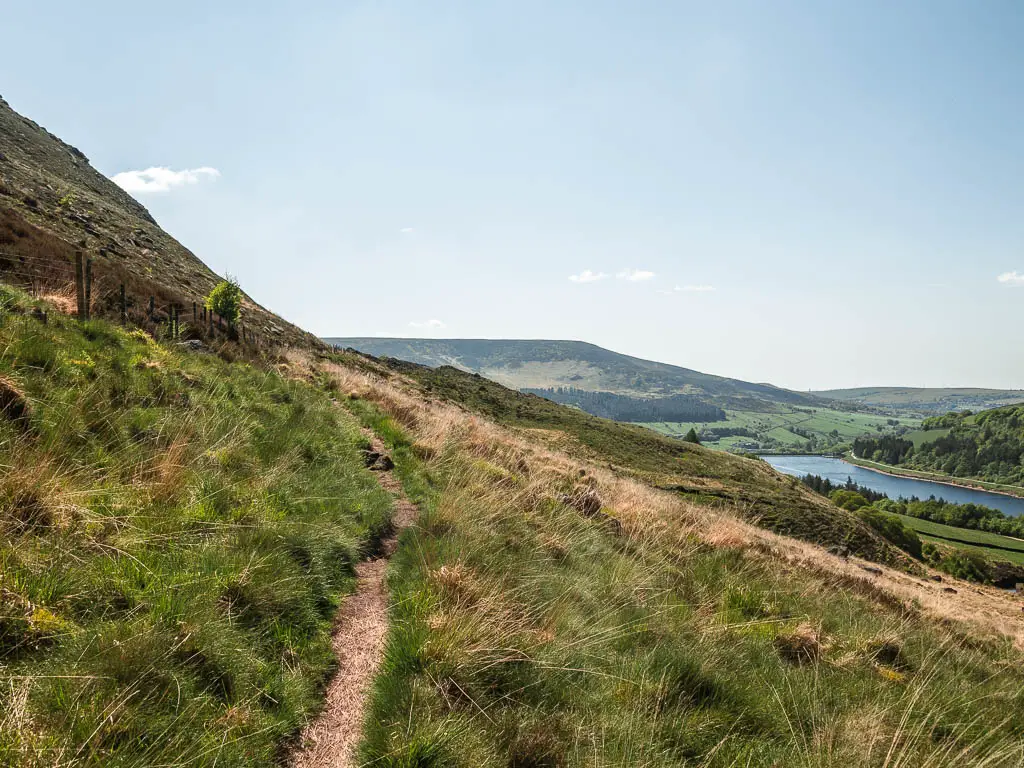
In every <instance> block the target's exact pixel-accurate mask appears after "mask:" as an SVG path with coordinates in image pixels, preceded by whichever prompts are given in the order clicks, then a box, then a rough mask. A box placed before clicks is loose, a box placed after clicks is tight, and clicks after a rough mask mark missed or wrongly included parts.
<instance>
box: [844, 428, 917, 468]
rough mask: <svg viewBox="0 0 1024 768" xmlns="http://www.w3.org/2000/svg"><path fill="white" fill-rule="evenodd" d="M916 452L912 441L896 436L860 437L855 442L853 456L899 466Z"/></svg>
mask: <svg viewBox="0 0 1024 768" xmlns="http://www.w3.org/2000/svg"><path fill="white" fill-rule="evenodd" d="M913 452H914V444H913V443H912V442H911V441H910V440H905V439H904V438H902V437H896V436H895V435H885V436H884V437H877V438H876V437H858V438H856V439H854V441H853V455H854V456H856V457H858V458H860V459H868V460H869V461H880V462H882V463H883V464H899V463H900V462H902V461H903V460H904V459H906V458H907V457H908V456H910V455H912V454H913Z"/></svg>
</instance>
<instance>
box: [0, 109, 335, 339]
mask: <svg viewBox="0 0 1024 768" xmlns="http://www.w3.org/2000/svg"><path fill="white" fill-rule="evenodd" d="M75 250H82V251H83V252H84V253H85V254H86V255H88V256H91V257H92V258H93V259H94V273H95V275H96V281H97V286H96V290H95V291H94V302H95V303H96V304H97V305H98V306H97V309H98V310H102V309H103V308H104V306H107V308H110V309H112V308H113V304H114V301H115V298H114V297H115V294H116V293H117V292H119V284H120V282H122V281H123V282H125V283H126V285H127V290H128V294H129V301H131V302H132V303H133V305H134V306H135V307H136V308H142V307H143V305H144V304H145V303H147V302H148V298H149V296H151V295H152V296H155V297H156V299H157V303H158V305H159V307H160V308H164V307H166V306H167V305H168V304H169V303H172V302H173V303H177V304H179V305H182V306H185V307H189V308H190V307H191V303H192V302H193V301H197V302H198V301H201V300H202V298H203V297H204V296H206V295H207V294H208V293H209V292H210V289H211V288H212V287H213V286H214V285H216V284H217V282H218V281H219V280H220V279H221V278H220V277H218V276H217V275H216V274H214V272H213V271H212V270H210V268H209V267H207V266H206V265H205V264H204V263H203V262H202V261H200V260H199V259H198V258H197V257H196V256H195V254H193V253H192V252H191V251H189V250H188V249H187V248H185V247H184V246H183V245H182V244H181V243H179V242H178V241H177V240H175V239H174V238H173V237H171V236H170V235H169V234H167V233H166V232H164V231H163V230H162V229H161V228H160V226H159V225H158V224H157V223H156V221H154V220H153V217H152V216H150V214H149V212H148V211H147V210H146V209H145V208H144V207H143V206H142V205H141V204H140V203H139V202H138V201H136V200H135V199H133V198H132V197H131V196H130V195H129V194H128V193H126V192H125V191H124V190H122V189H121V188H120V187H118V186H117V185H116V184H114V183H113V182H112V181H110V180H109V179H107V178H106V177H104V176H103V175H102V174H101V173H99V172H97V171H96V170H95V169H94V168H93V167H92V166H91V165H90V164H89V160H88V159H87V158H86V156H85V155H84V154H83V153H82V152H81V151H80V150H78V149H76V148H75V147H72V146H70V145H68V144H65V143H64V142H63V141H61V140H60V139H59V138H57V137H56V136H54V135H53V134H51V133H50V132H49V131H47V130H45V129H44V128H42V127H40V126H39V125H36V124H35V123H34V122H32V121H31V120H29V119H28V118H26V117H22V116H21V115H19V114H18V113H17V112H15V111H14V110H13V109H11V107H10V106H9V105H8V104H7V102H6V101H4V100H3V99H2V98H0V274H2V275H4V276H5V277H7V278H8V279H9V280H13V281H15V282H21V283H23V284H28V283H29V282H30V280H32V279H33V278H34V279H35V280H36V282H37V283H40V282H41V283H42V284H43V286H44V287H45V288H48V289H53V288H60V287H62V286H63V285H65V284H66V283H67V282H68V281H69V280H70V279H73V278H72V275H73V273H72V271H71V267H70V263H71V259H72V257H73V254H74V251H75ZM189 311H190V310H189ZM243 322H244V323H245V324H246V325H247V327H248V328H249V329H250V330H252V331H254V332H256V333H258V334H259V335H261V336H263V337H265V338H267V339H268V340H273V341H277V342H280V343H286V344H303V345H307V346H308V345H315V344H318V343H319V342H318V341H317V340H316V339H315V337H313V336H312V335H310V334H307V333H305V332H304V331H302V330H300V329H299V328H296V327H295V326H293V325H291V324H289V323H287V322H285V321H284V320H282V319H281V318H279V317H278V316H276V315H275V314H273V313H272V312H270V311H269V310H267V309H265V308H264V307H262V306H260V305H259V304H257V303H256V302H254V301H253V300H252V299H251V298H248V297H247V299H246V302H245V304H244V307H243Z"/></svg>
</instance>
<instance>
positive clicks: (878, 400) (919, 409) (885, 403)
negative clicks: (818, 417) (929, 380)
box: [813, 387, 1024, 414]
mask: <svg viewBox="0 0 1024 768" xmlns="http://www.w3.org/2000/svg"><path fill="white" fill-rule="evenodd" d="M813 394H814V395H817V396H819V397H824V398H828V399H831V400H840V401H842V402H847V403H856V404H858V405H864V406H870V407H875V408H885V409H888V410H895V411H907V412H910V413H919V414H935V413H947V412H949V411H964V410H972V411H979V410H984V409H986V408H998V407H999V406H1003V405H1011V404H1013V403H1020V402H1024V389H979V388H974V387H959V388H952V389H948V388H940V387H935V388H932V387H857V388H854V389H826V390H821V391H819V392H814V393H813Z"/></svg>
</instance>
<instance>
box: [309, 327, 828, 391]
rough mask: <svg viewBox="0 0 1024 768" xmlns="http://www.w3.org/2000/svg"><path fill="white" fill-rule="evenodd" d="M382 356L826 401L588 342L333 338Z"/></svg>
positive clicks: (494, 374) (495, 374)
mask: <svg viewBox="0 0 1024 768" xmlns="http://www.w3.org/2000/svg"><path fill="white" fill-rule="evenodd" d="M325 341H327V343H329V344H335V345H338V346H341V347H351V348H353V349H357V350H359V351H360V352H365V353H367V354H370V355H374V356H376V357H392V358H396V359H399V360H408V361H409V362H412V363H419V364H420V365H428V366H431V367H437V366H440V365H450V366H452V367H455V368H460V369H462V370H465V371H470V372H471V373H479V374H481V375H482V376H486V377H487V378H489V379H492V380H493V381H497V382H499V383H501V384H504V385H505V386H507V387H512V388H513V389H527V388H529V389H533V388H545V387H576V388H578V389H585V390H590V391H598V390H599V391H605V392H616V393H620V394H625V395H633V396H641V397H660V396H665V395H672V394H692V395H703V396H705V398H706V399H708V400H709V401H710V402H713V403H714V404H715V405H719V406H721V407H732V408H739V407H743V408H750V407H751V406H757V404H758V403H765V404H766V405H770V404H776V403H786V404H797V405H815V404H817V405H821V404H822V402H823V401H821V400H820V399H818V398H815V397H812V396H809V395H805V394H801V393H799V392H792V391H790V390H788V389H782V388H780V387H774V386H772V385H771V384H753V383H750V382H747V381H740V380H738V379H729V378H726V377H723V376H712V375H710V374H706V373H701V372H700V371H694V370H690V369H689V368H681V367H679V366H677V365H669V364H667V363H658V362H655V361H653V360H643V359H641V358H639V357H632V356H630V355H623V354H620V353H618V352H613V351H611V350H609V349H604V348H602V347H598V346H596V345H594V344H588V343H586V342H583V341H548V340H536V341H534V340H519V339H516V340H505V339H502V340H491V339H385V338H328V339H325Z"/></svg>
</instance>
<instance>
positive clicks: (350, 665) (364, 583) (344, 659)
mask: <svg viewBox="0 0 1024 768" xmlns="http://www.w3.org/2000/svg"><path fill="white" fill-rule="evenodd" d="M364 434H366V436H367V437H368V438H369V439H370V441H371V443H372V445H373V451H374V452H375V453H377V454H379V455H381V456H386V455H387V452H386V448H385V447H384V444H383V443H382V442H381V440H380V438H379V437H377V436H376V435H375V434H374V433H373V432H371V431H369V430H364ZM390 466H391V465H390V462H388V463H386V464H383V465H380V464H378V467H388V468H378V469H377V472H376V474H377V477H378V479H379V481H380V484H381V487H383V488H384V490H386V491H388V492H389V493H391V494H392V495H393V496H395V510H394V518H393V522H394V530H393V532H392V533H391V535H390V536H388V537H387V538H386V539H384V541H383V542H382V555H381V556H380V557H378V558H376V559H374V560H366V561H364V562H362V563H360V564H359V565H357V566H356V589H355V592H353V593H352V594H351V595H349V596H348V597H347V598H345V602H344V604H343V605H342V606H341V610H340V611H339V612H338V617H337V619H336V626H335V630H334V635H333V637H332V640H331V644H332V646H333V648H334V654H335V656H337V658H338V671H337V673H336V674H335V675H334V678H333V679H332V680H331V682H330V684H329V685H328V687H327V692H326V699H325V702H324V710H323V712H321V713H320V715H319V716H318V717H317V719H316V720H314V721H313V722H312V723H310V724H309V725H308V726H307V727H306V728H305V729H304V730H303V732H302V738H301V740H300V742H299V748H298V749H297V751H296V752H295V754H294V755H293V756H292V759H291V760H290V761H289V765H290V766H291V768H348V767H349V766H355V765H356V760H355V758H356V755H355V747H356V745H357V744H358V743H359V737H360V735H361V733H362V724H363V716H364V712H365V709H366V697H367V695H368V694H369V691H370V685H371V683H372V681H373V677H374V675H375V674H376V672H377V668H378V667H379V666H380V661H381V657H382V655H383V653H384V641H385V638H386V636H387V631H388V592H387V585H386V584H385V582H384V577H385V574H386V572H387V567H388V561H389V560H390V559H391V555H392V554H393V553H394V551H395V547H396V546H397V543H398V534H399V533H401V531H402V529H403V528H405V527H406V526H409V525H412V524H413V523H414V522H415V521H416V517H417V513H418V510H417V508H416V505H415V504H413V503H412V502H411V501H409V499H408V498H407V497H406V496H405V493H404V491H403V490H402V485H401V483H400V482H399V481H398V478H396V477H395V476H394V473H393V471H392V470H391V469H390V468H389V467H390Z"/></svg>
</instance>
